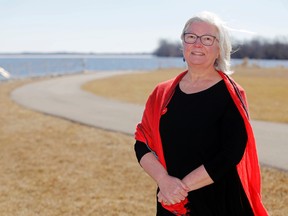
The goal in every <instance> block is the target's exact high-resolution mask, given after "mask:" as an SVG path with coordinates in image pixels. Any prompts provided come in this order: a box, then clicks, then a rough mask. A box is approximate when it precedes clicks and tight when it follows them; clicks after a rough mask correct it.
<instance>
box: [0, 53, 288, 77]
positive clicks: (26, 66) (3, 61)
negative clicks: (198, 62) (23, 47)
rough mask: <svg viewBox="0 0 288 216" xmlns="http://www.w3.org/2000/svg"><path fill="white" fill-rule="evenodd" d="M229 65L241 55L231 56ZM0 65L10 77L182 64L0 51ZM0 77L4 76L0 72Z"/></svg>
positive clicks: (282, 62)
mask: <svg viewBox="0 0 288 216" xmlns="http://www.w3.org/2000/svg"><path fill="white" fill-rule="evenodd" d="M231 62H232V65H237V64H241V63H242V62H243V60H242V59H232V61H231ZM248 62H249V64H250V65H252V64H256V65H259V66H261V67H275V66H283V67H288V61H287V60H249V61H248ZM0 67H3V68H4V69H5V70H7V71H8V72H9V73H10V74H11V78H12V79H13V78H14V79H15V78H23V77H35V76H36V77H38V76H47V75H59V74H68V73H77V72H81V71H84V70H89V71H119V70H152V69H158V68H169V67H185V63H184V62H183V60H182V58H178V57H177V58H175V57H155V56H153V55H70V54H65V55H0ZM0 79H2V80H3V79H4V78H3V77H2V76H0Z"/></svg>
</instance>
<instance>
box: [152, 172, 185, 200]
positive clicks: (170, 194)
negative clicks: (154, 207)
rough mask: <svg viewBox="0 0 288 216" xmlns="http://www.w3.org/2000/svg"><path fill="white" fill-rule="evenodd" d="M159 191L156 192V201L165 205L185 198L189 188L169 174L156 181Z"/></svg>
mask: <svg viewBox="0 0 288 216" xmlns="http://www.w3.org/2000/svg"><path fill="white" fill-rule="evenodd" d="M158 186H159V189H160V191H159V193H158V194H157V197H158V201H159V202H162V203H164V204H165V205H174V204H176V203H180V202H181V201H183V200H185V198H186V197H187V196H188V192H189V188H188V186H187V185H185V184H184V183H183V182H182V181H181V180H180V179H178V178H176V177H173V176H169V175H168V174H167V175H165V176H163V177H162V178H161V179H160V180H159V181H158Z"/></svg>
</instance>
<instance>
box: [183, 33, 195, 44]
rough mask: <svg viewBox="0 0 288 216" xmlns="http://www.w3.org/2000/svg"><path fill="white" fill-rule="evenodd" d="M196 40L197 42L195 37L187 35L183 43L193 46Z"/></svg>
mask: <svg viewBox="0 0 288 216" xmlns="http://www.w3.org/2000/svg"><path fill="white" fill-rule="evenodd" d="M196 40H197V35H194V34H189V33H188V34H185V35H184V41H185V42H186V43H190V44H193V43H195V41H196Z"/></svg>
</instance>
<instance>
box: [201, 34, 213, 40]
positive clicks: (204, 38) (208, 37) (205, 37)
mask: <svg viewBox="0 0 288 216" xmlns="http://www.w3.org/2000/svg"><path fill="white" fill-rule="evenodd" d="M213 39H214V38H213V37H212V36H210V35H203V36H202V40H204V41H207V42H210V41H213Z"/></svg>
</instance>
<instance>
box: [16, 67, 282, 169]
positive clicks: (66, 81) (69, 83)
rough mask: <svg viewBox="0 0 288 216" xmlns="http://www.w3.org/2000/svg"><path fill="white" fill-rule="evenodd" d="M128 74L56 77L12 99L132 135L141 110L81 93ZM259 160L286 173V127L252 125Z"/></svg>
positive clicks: (24, 89)
mask: <svg viewBox="0 0 288 216" xmlns="http://www.w3.org/2000/svg"><path fill="white" fill-rule="evenodd" d="M123 73H129V72H97V73H90V74H77V75H71V76H63V77H57V78H53V79H49V80H45V81H39V82H35V83H32V84H28V85H24V86H22V87H20V88H17V89H16V90H14V91H13V92H12V93H11V97H12V99H13V100H14V101H16V102H17V103H19V104H21V105H23V106H25V107H28V108H30V109H33V110H36V111H39V112H43V113H46V114H50V115H54V116H58V117H61V118H65V119H69V120H72V121H75V122H79V123H82V124H85V125H89V126H94V127H98V128H102V129H106V130H111V131H118V132H122V133H126V134H129V135H132V134H133V133H134V130H135V126H136V124H137V122H139V121H140V119H141V116H142V112H143V109H144V107H143V106H140V105H135V104H130V103H125V102H121V101H115V100H109V99H106V98H103V97H99V96H95V95H94V94H92V93H89V92H86V91H83V90H81V86H82V85H83V84H84V83H86V82H88V81H90V80H94V79H99V78H103V77H108V76H113V75H117V74H123ZM252 125H253V128H254V132H255V136H256V140H257V148H258V153H259V160H260V162H261V163H262V164H266V165H269V166H272V167H276V168H279V169H283V170H288V157H287V155H288V140H287V135H288V124H280V123H279V124H278V123H271V122H263V121H252Z"/></svg>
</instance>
